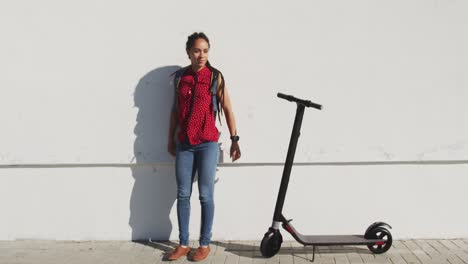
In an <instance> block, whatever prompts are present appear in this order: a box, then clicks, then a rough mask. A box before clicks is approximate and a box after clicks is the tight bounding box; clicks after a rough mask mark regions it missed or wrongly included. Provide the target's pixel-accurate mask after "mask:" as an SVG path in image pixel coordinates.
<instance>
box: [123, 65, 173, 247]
mask: <svg viewBox="0 0 468 264" xmlns="http://www.w3.org/2000/svg"><path fill="white" fill-rule="evenodd" d="M178 69H180V67H179V66H165V67H160V68H157V69H154V70H152V71H150V72H149V73H147V74H146V75H144V76H143V77H142V78H141V79H140V80H139V82H138V84H137V86H136V88H135V93H134V102H135V107H137V108H138V114H137V124H136V126H135V129H134V133H135V135H136V139H135V143H134V159H135V160H134V161H135V163H136V164H135V165H133V166H132V167H131V169H132V175H133V178H134V180H135V182H134V185H133V190H132V194H131V199H130V219H129V225H130V227H131V228H132V241H139V242H143V243H144V241H148V240H158V241H161V240H166V241H167V240H169V238H170V235H171V232H172V231H173V224H172V223H171V220H170V218H169V215H170V212H171V209H172V207H173V205H174V202H175V201H176V181H175V176H174V175H175V169H174V166H171V165H160V164H159V165H157V164H155V163H173V162H174V159H172V158H171V156H170V155H169V153H168V152H167V140H168V133H169V131H168V130H169V121H170V112H171V108H172V102H173V96H174V86H173V76H171V74H172V73H173V72H175V71H176V70H178ZM148 163H153V164H148ZM175 227H176V230H177V223H176V224H175Z"/></svg>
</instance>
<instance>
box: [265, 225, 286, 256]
mask: <svg viewBox="0 0 468 264" xmlns="http://www.w3.org/2000/svg"><path fill="white" fill-rule="evenodd" d="M281 243H283V236H281V233H280V231H279V230H277V229H273V228H270V229H269V230H268V232H266V233H265V236H263V239H262V243H261V244H260V252H261V253H262V256H264V257H265V258H271V257H273V256H274V255H276V253H278V251H279V250H280V248H281Z"/></svg>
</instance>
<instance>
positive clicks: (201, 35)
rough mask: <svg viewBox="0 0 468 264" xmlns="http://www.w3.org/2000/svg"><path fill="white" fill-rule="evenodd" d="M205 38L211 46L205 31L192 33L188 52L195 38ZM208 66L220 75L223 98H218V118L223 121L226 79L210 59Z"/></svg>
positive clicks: (187, 48)
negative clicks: (212, 64)
mask: <svg viewBox="0 0 468 264" xmlns="http://www.w3.org/2000/svg"><path fill="white" fill-rule="evenodd" d="M200 38H201V39H204V40H205V41H206V42H207V43H208V48H209V47H210V40H209V39H208V37H207V36H206V35H205V33H203V32H195V33H193V34H192V35H190V36H189V37H188V39H187V43H186V44H185V49H186V51H187V54H188V53H189V51H190V49H191V48H192V47H193V45H194V43H195V40H197V39H200ZM206 66H207V67H208V69H210V70H211V72H213V73H214V74H217V75H218V82H219V89H220V90H221V98H220V100H217V102H218V119H219V122H220V123H221V114H223V105H224V87H225V83H224V82H225V81H224V77H223V74H222V73H221V71H220V70H218V69H216V68H215V67H213V66H211V64H210V61H207V62H206Z"/></svg>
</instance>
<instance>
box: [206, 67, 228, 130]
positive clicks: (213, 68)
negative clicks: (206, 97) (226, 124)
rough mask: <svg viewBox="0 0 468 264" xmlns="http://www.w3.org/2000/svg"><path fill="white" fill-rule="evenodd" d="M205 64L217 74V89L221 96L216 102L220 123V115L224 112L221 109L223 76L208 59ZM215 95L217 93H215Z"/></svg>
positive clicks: (222, 104)
mask: <svg viewBox="0 0 468 264" xmlns="http://www.w3.org/2000/svg"><path fill="white" fill-rule="evenodd" d="M206 66H207V67H208V69H210V70H211V71H212V72H213V73H214V74H217V75H218V81H219V86H218V87H219V89H220V90H221V98H220V100H217V103H218V120H219V123H220V124H222V122H221V115H223V114H224V111H223V106H224V87H225V83H224V82H225V81H224V77H223V74H222V73H221V71H220V70H218V69H216V68H215V67H213V66H212V65H211V64H210V62H209V61H207V62H206ZM216 96H217V95H216Z"/></svg>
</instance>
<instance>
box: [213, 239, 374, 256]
mask: <svg viewBox="0 0 468 264" xmlns="http://www.w3.org/2000/svg"><path fill="white" fill-rule="evenodd" d="M212 243H213V244H215V245H216V246H217V249H216V250H217V251H220V250H224V252H228V253H230V254H234V255H237V256H240V257H250V258H264V257H263V256H262V254H261V252H260V245H259V243H260V242H259V241H251V242H249V241H247V242H223V241H213V242H212ZM285 244H286V245H285ZM287 244H289V245H287ZM312 253H313V248H312V247H311V246H307V247H304V246H292V245H291V243H288V242H286V243H284V244H283V246H282V247H281V249H280V251H279V252H278V253H277V255H293V256H294V255H295V256H297V257H303V256H310V258H312ZM339 253H358V254H372V253H371V252H370V251H369V250H368V249H367V248H365V246H354V247H353V246H317V247H316V250H315V254H316V255H318V254H321V255H324V254H339ZM296 254H297V255H296Z"/></svg>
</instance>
